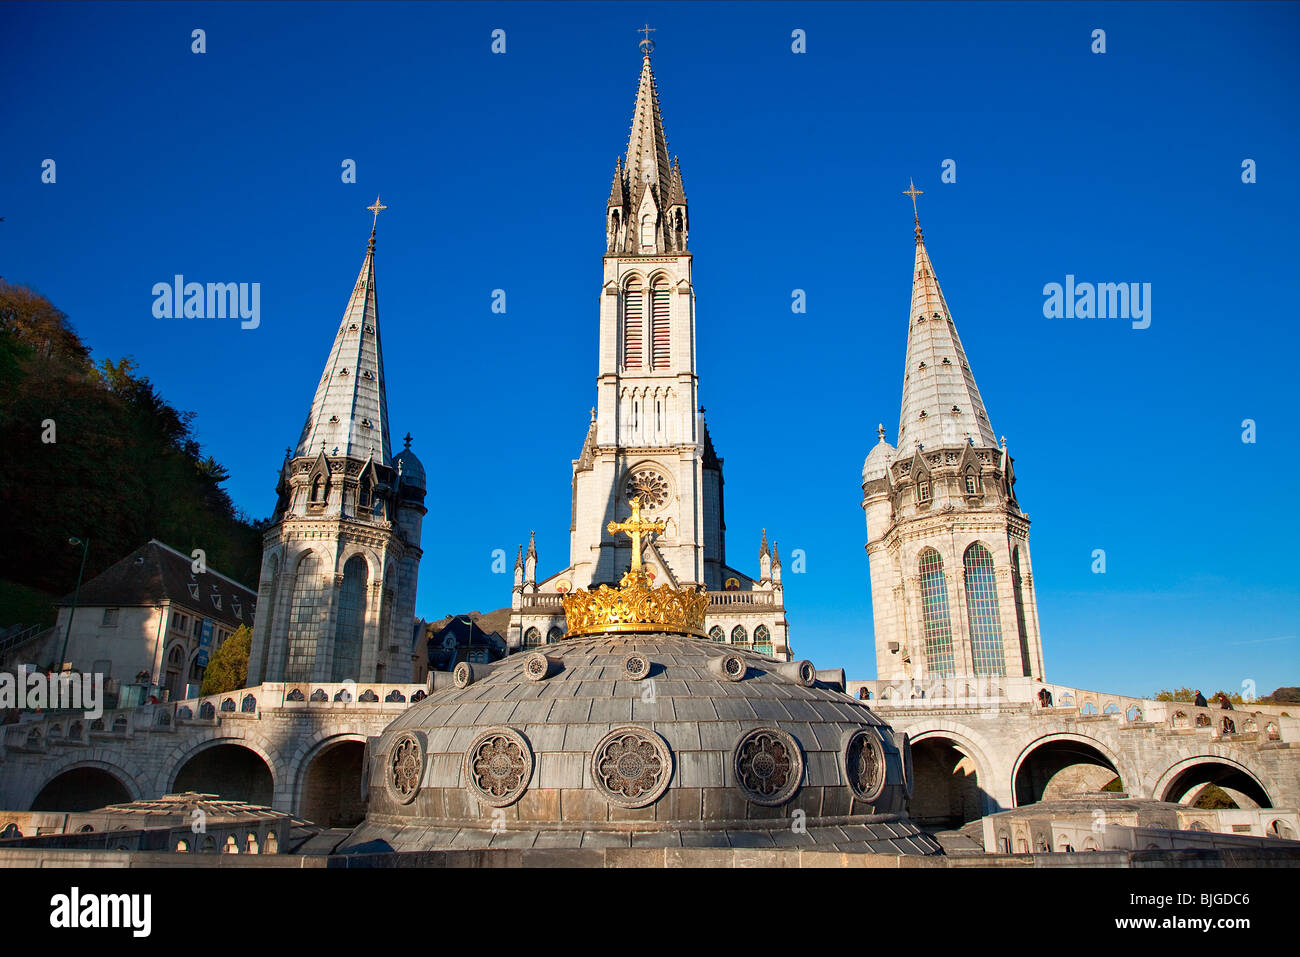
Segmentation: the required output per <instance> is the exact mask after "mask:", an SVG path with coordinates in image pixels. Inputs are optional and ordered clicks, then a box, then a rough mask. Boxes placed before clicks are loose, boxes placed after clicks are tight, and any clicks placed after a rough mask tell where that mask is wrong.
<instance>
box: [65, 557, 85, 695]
mask: <svg viewBox="0 0 1300 957" xmlns="http://www.w3.org/2000/svg"><path fill="white" fill-rule="evenodd" d="M68 544H69V545H80V546H81V570H80V571H78V572H77V587H76V588H75V589H74V590H73V592H72V608H71V609H69V611H68V627H67V630H66V631H64V632H63V651H62V652H61V653H60V654H59V672H60V673H62V672H63V663H64V662H65V661H67V660H68V639H69V638H71V637H72V616H73V615H75V614H76V613H77V598H78V597H80V595H81V576H82V575H84V574H85V573H86V556H87V555H89V554H90V539H88V538H86V539H81V538H70V539H68Z"/></svg>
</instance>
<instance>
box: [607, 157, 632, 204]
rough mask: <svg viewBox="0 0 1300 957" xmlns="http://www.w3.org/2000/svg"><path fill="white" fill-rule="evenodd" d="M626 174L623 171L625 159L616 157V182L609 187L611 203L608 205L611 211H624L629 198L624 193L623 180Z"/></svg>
mask: <svg viewBox="0 0 1300 957" xmlns="http://www.w3.org/2000/svg"><path fill="white" fill-rule="evenodd" d="M625 175H626V174H625V173H624V170H623V157H621V156H619V157H616V158H615V160H614V182H613V183H611V184H610V187H609V202H608V203H607V204H606V205H607V206H608V207H609V208H611V209H615V208H617V209H622V208H623V204H624V202H625V201H626V199H627V197H626V195H625V194H624V191H623V178H624V176H625Z"/></svg>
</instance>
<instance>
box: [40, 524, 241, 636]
mask: <svg viewBox="0 0 1300 957" xmlns="http://www.w3.org/2000/svg"><path fill="white" fill-rule="evenodd" d="M193 561H194V560H193V559H192V558H191V557H190V556H188V555H185V554H182V553H181V552H178V551H176V549H174V548H171V547H169V546H167V545H164V544H163V543H162V542H160V541H158V540H156V539H154V540H151V541H150V542H149V543H148V544H146V545H141V546H140V547H139V548H137V549H136V550H135V551H133V552H132V553H131V554H130V555H127V556H126V558H123V559H122V560H121V561H120V562H118V563H117V564H115V565H111V566H109V567H108V568H107V569H105V570H104V571H103V572H101V573H100V574H98V575H96V576H95V577H94V578H92V579H90V580H89V581H86V582H82V583H81V592H80V594H79V595H78V596H77V607H78V608H86V607H104V608H128V607H133V606H140V605H157V604H158V603H160V602H162V601H171V602H172V603H173V604H174V605H177V606H179V607H180V609H181V610H182V611H188V612H189V613H190V614H193V615H197V616H198V617H200V618H211V619H212V620H213V621H215V622H219V623H221V624H223V625H227V626H229V627H230V628H232V629H234V628H238V627H239V626H240V625H248V626H249V627H250V628H251V627H252V626H253V613H254V611H255V610H256V605H257V592H255V591H253V590H252V589H249V588H246V587H244V586H243V585H241V584H239V583H238V582H236V581H233V580H231V579H229V578H227V577H226V576H225V575H222V574H221V573H220V572H218V571H215V570H214V569H212V568H211V567H209V568H208V570H207V571H206V572H204V573H202V574H199V575H196V574H194V571H193ZM196 593H197V597H196ZM214 598H216V599H217V601H216V602H214V601H213V599H214ZM218 603H219V604H220V607H218ZM54 604H55V605H56V606H67V605H71V604H72V593H71V592H69V593H68V594H66V595H64V596H63V597H62V598H60V599H59V600H58V601H56V602H55V603H54Z"/></svg>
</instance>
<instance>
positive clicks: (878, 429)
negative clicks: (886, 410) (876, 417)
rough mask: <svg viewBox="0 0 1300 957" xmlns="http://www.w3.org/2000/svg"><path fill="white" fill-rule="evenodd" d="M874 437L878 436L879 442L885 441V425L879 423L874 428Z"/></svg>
mask: <svg viewBox="0 0 1300 957" xmlns="http://www.w3.org/2000/svg"><path fill="white" fill-rule="evenodd" d="M876 435H878V436H880V441H882V442H883V441H885V423H883V422H881V423H880V424H878V425H877V426H876Z"/></svg>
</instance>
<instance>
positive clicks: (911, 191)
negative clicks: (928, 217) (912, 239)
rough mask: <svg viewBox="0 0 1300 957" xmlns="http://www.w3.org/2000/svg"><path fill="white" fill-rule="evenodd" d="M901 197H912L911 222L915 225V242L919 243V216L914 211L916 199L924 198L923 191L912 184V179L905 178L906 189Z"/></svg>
mask: <svg viewBox="0 0 1300 957" xmlns="http://www.w3.org/2000/svg"><path fill="white" fill-rule="evenodd" d="M903 195H904V196H910V197H912V221H913V222H915V223H916V241H917V242H918V243H919V242H920V241H921V214H920V213H918V212H917V210H916V197H918V196H924V195H925V190H923V189H917V188H916V184H915V183H913V182H912V178H911V177H910V176H909V177H908V178H907V189H905V190H903Z"/></svg>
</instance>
